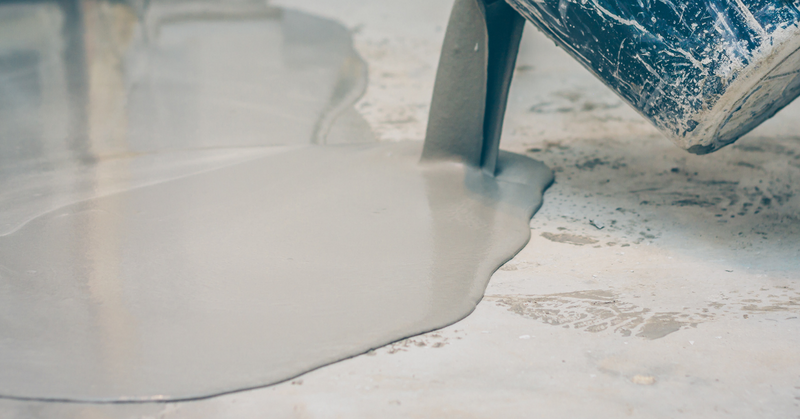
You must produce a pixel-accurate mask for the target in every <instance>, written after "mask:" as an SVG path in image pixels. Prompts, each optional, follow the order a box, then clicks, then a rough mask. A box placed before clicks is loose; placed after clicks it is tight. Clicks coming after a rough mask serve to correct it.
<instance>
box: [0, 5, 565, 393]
mask: <svg viewBox="0 0 800 419" xmlns="http://www.w3.org/2000/svg"><path fill="white" fill-rule="evenodd" d="M83 4H84V6H85V7H84V8H83V13H84V15H83V16H81V18H80V19H78V18H75V17H74V16H72V17H70V15H69V13H72V12H74V10H73V11H70V10H71V9H70V8H69V7H62V8H58V7H57V6H54V5H49V4H46V3H34V4H26V5H13V6H6V5H0V19H2V18H3V16H4V13H3V12H6V16H16V17H15V18H14V21H16V22H18V21H19V19H20V17H19V16H28V17H29V18H30V19H31V21H29V22H27V25H26V28H27V29H26V30H28V31H29V32H31V33H34V35H41V33H42V31H44V30H45V29H46V28H47V25H41V26H36V25H32V24H31V22H36V21H37V19H42V16H45V17H46V18H47V19H49V20H47V19H45V20H46V21H47V22H53V21H56V22H62V24H63V25H65V27H62V28H55V29H53V28H50V30H51V32H52V33H51V34H50V36H51V38H52V40H51V41H52V42H51V43H50V44H47V45H44V43H42V42H41V39H42V38H43V37H42V36H39V38H36V37H35V36H31V37H30V39H34V38H36V39H37V42H38V43H33V42H30V43H29V44H30V45H33V46H31V47H29V50H30V51H33V52H32V53H29V56H31V57H33V56H37V57H40V58H37V59H28V61H24V60H23V62H22V63H20V62H19V61H15V60H18V58H13V59H9V62H12V64H14V65H16V66H17V67H14V68H13V70H14V71H16V72H17V73H15V74H24V75H26V76H29V77H30V79H31V80H33V81H31V82H30V83H29V84H30V86H28V85H24V84H22V85H20V84H13V85H12V84H9V83H6V84H2V83H3V82H2V81H0V89H3V88H4V89H6V90H7V91H8V90H11V89H12V88H13V89H16V90H14V95H15V96H12V97H11V99H4V100H5V101H4V102H3V103H2V104H0V119H2V121H3V122H4V123H3V124H0V127H2V128H0V149H2V153H0V154H1V155H3V156H4V157H3V159H2V161H1V162H0V163H1V164H2V166H0V167H1V169H0V170H2V174H3V176H2V177H1V178H0V182H2V185H0V186H2V188H1V189H0V220H2V224H0V225H1V226H2V228H3V230H2V231H0V371H2V372H3V373H2V374H0V395H1V396H2V397H11V398H24V399H41V400H73V401H93V402H125V401H166V400H185V399H194V398H199V397H206V396H211V395H215V394H222V393H227V392H231V391H236V390H241V389H246V388H252V387H258V386H263V385H268V384H271V383H276V382H280V381H283V380H286V379H289V378H291V377H294V376H296V375H299V374H301V373H303V372H306V371H309V370H311V369H314V368H317V367H320V366H323V365H326V364H328V363H331V362H335V361H338V360H341V359H345V358H347V357H350V356H354V355H357V354H360V353H363V352H366V351H368V350H370V349H372V348H376V347H379V346H381V345H384V344H387V343H390V342H392V341H395V340H398V339H402V338H404V337H408V336H411V335H415V334H418V333H423V332H426V331H429V330H433V329H436V328H439V327H443V326H445V325H448V324H452V323H453V322H455V321H458V320H460V319H461V318H463V317H464V316H466V315H468V314H469V313H470V312H471V311H472V310H473V309H474V307H475V305H476V304H477V303H478V301H480V299H481V298H482V295H483V291H484V289H485V287H486V284H487V282H488V280H489V277H490V276H491V274H492V273H493V272H494V270H496V269H497V268H498V267H499V266H500V265H502V264H503V263H504V262H505V261H507V260H508V259H510V258H511V257H512V256H513V255H514V254H515V253H516V252H518V251H519V250H520V249H521V248H522V246H524V245H525V243H526V242H527V240H528V239H529V237H530V230H529V227H528V220H529V219H530V217H531V216H532V215H533V213H534V212H535V211H536V209H537V208H538V207H539V206H540V205H541V197H542V193H543V191H544V189H545V188H546V187H547V186H548V185H549V184H550V183H551V182H552V173H551V171H550V170H549V169H547V168H546V167H545V166H544V165H542V164H541V163H538V162H536V161H533V160H531V159H528V158H527V157H523V156H518V155H514V154H511V153H504V152H501V153H500V154H499V157H498V159H497V166H496V170H495V175H494V176H492V175H490V174H487V173H486V172H485V171H484V170H482V169H481V168H478V167H473V166H470V165H466V164H464V163H461V162H453V161H427V162H425V163H424V164H420V163H419V157H420V154H421V148H422V145H421V144H419V143H397V144H343V145H326V146H320V145H312V143H320V142H326V141H325V140H326V139H327V140H328V141H327V142H329V143H330V142H332V141H330V140H331V137H330V136H325V132H327V131H330V132H338V133H342V132H346V133H349V134H348V135H347V136H344V137H342V138H343V139H341V138H340V140H337V142H346V141H347V138H348V137H349V138H361V139H363V138H370V135H369V132H368V129H367V128H366V125H365V124H359V123H350V124H348V125H347V127H344V128H342V127H341V126H338V125H337V124H339V125H341V123H340V122H337V121H340V120H341V121H345V120H346V121H352V120H353V118H347V119H345V118H339V119H338V120H337V119H336V117H335V115H337V114H341V113H342V112H348V111H351V108H350V109H345V108H346V107H349V106H351V104H352V98H353V97H355V95H354V93H353V92H354V91H356V90H357V89H359V88H360V86H363V83H362V82H359V81H358V77H355V78H354V77H353V74H355V75H357V76H363V68H361V67H359V65H358V63H360V60H358V59H357V56H356V55H355V53H354V52H353V50H352V46H351V44H350V41H349V38H347V36H342V34H345V35H346V32H345V31H344V30H343V28H341V27H339V26H338V25H335V24H332V23H331V22H328V21H324V20H321V19H316V18H312V17H310V16H306V15H302V14H297V13H290V12H284V11H280V10H277V9H272V8H268V7H264V6H249V5H248V4H244V6H243V5H242V4H240V3H237V4H233V6H230V5H220V4H216V3H203V4H201V5H200V7H196V5H197V3H190V2H187V3H174V5H178V6H172V5H163V6H162V5H160V4H158V3H154V4H151V6H150V8H149V9H147V10H135V9H132V8H129V7H128V6H125V5H124V4H121V3H104V2H84V3H83ZM10 7H14V8H15V9H13V10H11V9H9V8H10ZM248 7H252V9H248ZM259 7H260V8H259ZM26 13H27V14H26ZM48 14H50V15H52V16H50V15H48ZM143 15H144V16H145V17H144V18H142V17H141V16H143ZM48 16H50V17H49V18H48ZM157 18H158V19H157ZM159 19H160V20H159ZM154 20H156V21H157V22H156V23H153V21H154ZM159 22H160V23H159ZM79 23H80V24H82V25H85V27H84V28H81V29H74V28H72V30H74V31H77V32H78V33H84V35H85V37H84V38H85V39H89V40H90V41H91V40H92V39H95V40H99V39H111V40H113V42H111V41H109V42H110V43H112V44H113V45H105V46H97V45H94V46H92V48H87V47H86V46H85V45H84V46H81V45H76V40H75V39H72V40H70V39H62V37H67V38H69V34H70V33H71V32H70V31H71V30H70V25H77V24H79ZM293 25H294V26H293ZM121 26H122V28H120V27H121ZM0 27H2V25H0ZM31 28H33V29H31ZM98 28H100V29H103V30H98ZM293 30H296V31H298V32H295V34H297V33H299V34H301V35H297V36H295V37H294V38H293V37H292V36H290V34H291V33H293V32H292V31H293ZM109 32H111V33H116V34H117V35H118V36H112V37H107V35H108V33H109ZM314 33H316V34H318V35H319V36H309V35H308V34H314ZM207 34H210V35H207ZM242 34H245V35H242ZM302 34H305V35H302ZM101 35H104V36H106V38H103V37H101ZM92 36H96V37H97V38H92ZM204 36H205V38H204ZM237 37H238V38H237ZM19 38H20V36H17V37H16V38H14V39H15V40H16V39H19ZM21 38H23V41H25V39H24V38H25V36H24V33H23V35H22V36H21ZM44 38H46V36H45V37H44ZM77 38H81V37H76V39H77ZM210 38H214V39H213V40H212V39H210ZM298 38H299V40H298ZM0 39H3V38H0ZM8 39H10V38H8ZM253 39H256V40H257V41H252V40H253ZM225 40H228V41H230V43H227V44H226V43H225V42H224V41H225ZM287 40H295V41H296V43H295V45H291V43H290V42H289V41H287ZM245 41H247V42H245ZM15 42H16V41H15ZM98 42H99V41H98ZM103 42H105V41H103ZM242 42H245V44H242ZM34 44H35V45H34ZM209 44H210V46H209ZM19 45H25V44H24V42H22V43H19V44H15V45H11V46H8V45H3V44H2V42H0V64H2V63H3V61H2V59H1V57H4V55H3V54H5V56H9V55H11V54H18V52H17V51H19V50H20V49H21V48H20V47H19ZM42 45H44V46H42ZM232 45H235V46H237V48H232V47H231V46H232ZM332 45H333V46H335V47H336V48H333V47H332ZM267 46H274V48H272V49H270V48H266V47H267ZM36 48H38V49H36ZM70 48H71V49H70ZM103 48H106V49H107V51H106V52H108V54H104V53H103V51H104V49H103ZM165 48H166V49H168V50H169V53H163V54H161V53H160V52H159V51H162V50H163V49H165ZM215 48H216V49H215ZM253 48H257V49H258V51H259V54H258V55H257V57H256V58H253V57H252V56H253V55H254V54H252V51H253ZM65 50H69V51H73V52H74V51H83V53H82V55H80V57H82V58H81V59H82V60H83V62H81V63H75V62H73V61H74V60H75V55H72V54H64V51H65ZM9 51H11V52H9ZM98 51H99V52H98ZM47 54H49V55H47ZM93 54H94V55H93ZM215 54H218V55H219V56H215ZM13 57H19V56H18V55H17V56H13ZM41 57H50V58H48V59H49V60H50V61H49V62H48V63H49V64H48V65H47V66H45V65H43V64H41V60H44V59H43V58H41ZM63 57H69V58H68V59H63ZM37 60H39V61H37ZM237 60H238V61H237ZM242 60H245V61H246V60H256V61H257V62H255V63H247V64H246V65H245V64H243V63H242ZM25 66H28V67H25ZM53 66H56V67H53ZM59 66H60V67H59ZM259 66H260V67H259ZM12 67H13V66H12ZM18 67H21V68H22V70H20V69H19V68H18ZM254 68H256V69H257V70H259V71H260V73H259V72H257V71H255V70H254ZM0 70H3V68H2V66H1V65H0ZM46 72H51V74H46ZM234 76H235V77H234ZM248 77H249V78H248ZM54 79H58V80H54ZM0 80H3V78H2V77H0ZM6 80H7V78H6ZM93 83H96V84H93ZM31 86H33V87H35V88H33V87H31ZM93 86H95V87H94V88H93ZM97 86H99V88H98V87H97ZM148 86H149V87H148ZM25 89H27V90H25ZM48 89H50V90H48ZM253 92H255V93H253ZM256 93H258V94H256ZM356 93H357V92H356ZM292 100H295V101H296V102H297V103H294V102H292ZM22 106H28V109H27V111H26V112H27V113H25V114H24V115H26V117H25V118H15V117H14V115H17V114H20V112H21V111H19V109H20V107H22ZM270 121H271V122H270ZM53 124H56V125H57V127H60V129H54V128H52V126H53ZM58 124H61V125H58ZM13 153H16V155H15V156H13V158H10V157H9V155H10V154H13Z"/></svg>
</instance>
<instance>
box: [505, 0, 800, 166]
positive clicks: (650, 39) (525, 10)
mask: <svg viewBox="0 0 800 419" xmlns="http://www.w3.org/2000/svg"><path fill="white" fill-rule="evenodd" d="M507 1H508V3H509V4H511V5H512V6H513V7H514V8H515V9H517V11H519V12H520V13H521V14H522V15H523V16H525V17H526V18H527V19H528V20H530V21H532V22H533V23H534V24H536V25H537V26H538V27H539V28H540V29H541V30H542V31H543V32H544V33H545V34H547V35H548V36H550V37H551V38H552V39H553V40H554V41H556V43H557V44H559V45H560V46H561V47H562V48H564V49H565V50H566V51H567V52H569V53H570V54H571V55H572V56H573V57H575V58H576V59H577V60H578V61H580V62H581V63H582V64H583V65H584V66H585V67H586V68H588V69H589V70H590V71H592V72H593V73H594V74H595V75H596V76H597V77H599V78H600V79H601V80H602V81H603V82H605V84H606V85H608V86H609V87H611V88H612V89H613V90H614V91H616V92H617V94H619V95H620V96H621V97H622V98H623V99H624V100H625V101H627V102H628V103H629V104H630V105H631V106H633V107H634V108H635V109H637V110H638V111H639V112H640V113H641V114H642V115H644V116H645V117H647V118H648V119H649V120H650V121H652V122H653V124H655V125H656V126H657V127H658V128H659V129H661V131H662V132H663V133H664V134H666V135H667V136H668V137H669V138H670V139H672V141H674V142H675V143H676V144H677V145H679V146H680V147H682V148H684V149H687V150H688V151H690V152H692V153H696V154H706V153H710V152H712V151H714V150H717V149H719V148H720V147H723V146H725V145H727V144H730V143H732V142H734V141H736V139H738V138H739V137H741V136H742V135H744V134H746V133H747V132H749V131H750V130H752V129H753V128H755V127H756V126H758V125H759V124H761V123H762V122H764V121H765V120H766V119H768V118H770V117H771V116H773V115H774V114H775V113H776V112H777V111H779V110H780V109H781V108H783V107H784V106H786V105H787V104H789V102H791V101H792V100H793V99H795V98H796V97H797V96H798V94H800V54H798V53H797V51H798V48H800V27H799V26H798V22H799V21H800V10H799V9H798V7H800V2H799V1H797V0H698V1H672V0H638V1H633V0H507Z"/></svg>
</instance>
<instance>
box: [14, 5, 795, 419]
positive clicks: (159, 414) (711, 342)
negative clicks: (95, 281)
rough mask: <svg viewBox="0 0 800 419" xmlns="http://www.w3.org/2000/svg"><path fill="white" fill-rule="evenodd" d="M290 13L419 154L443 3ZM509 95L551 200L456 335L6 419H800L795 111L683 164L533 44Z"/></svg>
mask: <svg viewBox="0 0 800 419" xmlns="http://www.w3.org/2000/svg"><path fill="white" fill-rule="evenodd" d="M279 3H280V4H281V5H285V6H290V7H297V8H301V9H303V10H306V11H310V12H312V13H316V14H319V15H322V16H326V17H332V18H336V19H339V20H340V21H342V22H344V23H345V24H346V25H347V26H349V27H351V28H353V30H354V31H355V32H356V35H355V39H356V45H357V47H358V49H359V51H360V52H361V54H362V55H363V56H364V58H365V59H366V61H367V62H368V63H369V66H370V72H371V73H370V75H371V79H370V84H369V87H368V90H367V93H366V95H365V97H364V98H363V99H362V101H361V102H360V104H359V106H358V109H359V111H360V112H361V113H362V114H363V115H364V117H365V118H366V119H367V121H368V122H369V123H370V124H371V126H372V128H373V130H374V132H375V133H377V134H378V135H379V136H381V137H382V138H383V139H384V140H398V139H419V140H421V139H422V137H423V136H424V132H425V125H424V121H425V115H426V114H427V109H426V106H427V103H428V102H429V100H430V92H431V89H432V83H433V79H434V74H435V69H436V66H435V65H436V60H437V58H438V45H440V43H441V39H442V36H443V29H444V28H443V25H444V22H446V21H447V16H448V13H449V8H450V6H451V2H450V1H435V2H434V1H428V0H415V1H410V0H409V1H405V2H388V1H382V2H370V1H368V0H347V1H344V0H343V1H337V2H333V1H329V0H283V1H280V2H279ZM511 95H512V97H511V100H510V103H509V114H508V119H507V121H506V128H505V136H504V138H503V143H502V147H503V148H505V149H508V150H511V151H517V152H523V151H528V152H529V154H528V155H529V156H532V157H534V158H536V159H540V160H542V161H544V162H545V163H546V164H548V165H549V166H550V167H552V168H554V169H555V170H556V171H557V173H556V183H555V185H554V186H553V187H551V189H550V190H549V191H548V192H547V194H546V196H545V203H544V206H543V207H542V209H541V210H540V212H539V213H538V214H537V215H536V217H535V218H534V219H533V221H532V222H531V228H532V229H533V230H532V233H533V239H532V240H531V242H530V244H529V245H528V246H527V247H526V248H525V249H524V250H523V251H522V253H520V254H519V255H518V256H517V257H516V258H515V259H514V260H512V261H511V262H509V263H508V264H507V265H506V266H505V267H503V268H502V269H501V270H500V271H498V272H497V273H496V274H495V275H494V276H493V278H492V280H491V282H490V285H489V289H488V290H487V296H486V298H484V300H483V302H481V303H480V304H479V306H478V308H477V310H476V311H475V312H474V313H473V314H472V315H471V316H469V317H468V318H467V319H465V320H464V321H462V322H460V323H457V324H455V325H453V326H451V327H448V328H445V329H443V330H440V331H437V332H433V333H430V334H427V335H423V336H419V337H415V338H411V339H407V340H405V341H401V342H397V343H395V344H393V345H390V346H387V347H384V348H382V349H380V350H378V351H375V352H374V353H372V354H368V355H364V356H360V357H356V358H353V359H350V360H347V361H344V362H340V363H337V364H334V365H331V366H328V367H325V368H322V369H319V370H317V371H314V372H311V373H309V374H306V375H304V376H302V377H300V378H298V379H296V380H293V381H291V382H287V383H284V384H280V385H277V386H273V387H268V388H264V389H260V390H254V391H250V392H244V393H236V394H231V395H228V396H224V397H219V398H213V399H208V400H203V401H197V402H191V403H180V404H150V405H103V406H91V405H58V404H35V403H34V404H31V403H20V402H12V401H2V402H0V412H2V413H0V417H3V418H6V417H8V418H30V417H66V418H105V417H114V418H167V419H178V418H198V417H207V418H217V417H220V418H221V417H236V418H256V417H276V418H283V417H286V418H295V417H296V418H340V417H341V418H350V417H382V418H393V417H397V418H401V417H402V418H406V417H424V418H428V417H430V418H439V417H455V418H489V417H492V418H494V417H507V418H529V417H544V418H548V417H551V418H563V417H572V418H597V417H608V418H618V417H637V418H675V417H687V418H695V417H698V418H699V417H704V418H706V417H741V418H752V417H776V418H777V417H780V418H797V417H800V351H798V349H797V348H798V346H799V345H798V344H800V260H799V259H800V257H798V256H799V255H798V251H799V250H800V240H797V237H798V234H800V219H799V217H798V214H800V211H798V210H800V198H798V193H797V192H798V191H797V188H798V187H797V186H796V185H795V184H794V182H793V180H794V179H797V178H798V177H800V139H798V137H796V131H797V130H798V127H800V125H798V124H800V122H798V121H797V119H798V118H797V117H798V115H800V103H795V104H794V105H790V106H789V107H787V108H786V109H784V110H783V111H782V112H781V113H779V114H778V115H777V116H776V117H775V118H773V119H772V120H770V121H768V122H767V123H765V124H764V125H763V126H761V127H760V128H758V130H756V131H754V132H753V133H751V134H750V135H748V136H747V137H745V138H743V139H742V140H740V141H739V142H738V143H737V144H736V145H735V146H732V147H729V148H726V149H723V150H721V151H719V152H717V153H715V154H713V155H709V156H702V157H700V156H693V155H689V154H687V153H686V152H685V151H682V150H680V149H678V148H677V147H675V146H674V145H672V144H671V143H670V142H669V141H668V140H666V139H665V138H663V137H660V136H659V134H658V133H657V132H656V131H655V129H654V128H652V127H651V126H650V125H649V123H647V122H646V121H644V120H643V119H641V117H639V116H638V115H637V114H636V113H635V112H634V111H632V110H630V109H628V108H627V107H626V106H625V105H623V104H622V103H621V101H619V100H618V99H617V98H616V97H615V96H614V95H613V94H612V93H610V92H608V90H607V89H606V88H605V87H604V86H602V85H601V84H600V83H599V82H598V81H596V80H595V79H593V78H592V77H591V76H590V75H588V74H587V73H586V71H585V70H584V69H583V68H581V67H580V66H579V65H578V64H577V63H574V62H573V61H572V60H571V59H570V58H569V57H567V56H566V54H565V53H563V52H562V51H560V50H558V49H556V48H554V47H553V45H552V43H551V42H549V41H547V40H546V39H544V38H543V37H542V36H541V35H540V34H538V33H537V32H536V30H535V29H533V28H530V27H529V28H527V33H526V37H525V39H524V40H523V46H522V51H521V54H520V60H519V63H518V67H517V74H516V80H515V82H514V85H513V86H512V93H511ZM612 243H613V244H612Z"/></svg>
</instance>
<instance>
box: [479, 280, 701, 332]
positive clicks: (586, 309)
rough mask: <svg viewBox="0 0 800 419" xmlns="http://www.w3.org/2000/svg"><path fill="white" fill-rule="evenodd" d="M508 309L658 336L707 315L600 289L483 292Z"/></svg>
mask: <svg viewBox="0 0 800 419" xmlns="http://www.w3.org/2000/svg"><path fill="white" fill-rule="evenodd" d="M486 299H487V300H488V301H492V302H494V303H495V304H496V305H498V306H500V307H504V308H506V309H507V310H508V311H510V312H512V313H515V314H518V315H520V316H523V317H525V318H529V319H531V320H537V321H540V322H543V323H546V324H549V325H553V326H559V327H562V328H566V329H578V330H582V331H585V332H590V333H598V332H604V331H612V332H614V333H618V334H620V335H621V336H624V337H627V336H631V335H633V336H636V337H640V338H644V339H650V340H653V339H660V338H663V337H665V336H667V335H669V334H671V333H675V332H677V331H678V330H681V329H683V328H687V327H696V326H697V324H699V323H701V322H703V321H707V319H708V318H710V317H711V316H710V315H707V314H689V313H677V312H674V313H673V312H666V313H659V312H653V311H652V310H650V309H648V308H643V307H639V306H637V305H635V304H632V303H629V302H626V301H623V300H622V299H620V298H619V297H618V296H616V295H615V294H613V293H611V292H609V291H603V290H591V291H578V292H571V293H564V294H551V295H543V296H521V295H520V296H513V295H505V296H499V295H491V296H486Z"/></svg>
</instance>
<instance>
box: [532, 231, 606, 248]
mask: <svg viewBox="0 0 800 419" xmlns="http://www.w3.org/2000/svg"><path fill="white" fill-rule="evenodd" d="M542 237H544V238H546V239H547V240H550V241H552V242H556V243H567V244H573V245H576V246H583V245H585V244H595V243H597V240H595V239H593V238H591V237H586V236H579V235H576V234H569V233H563V234H553V233H542Z"/></svg>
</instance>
